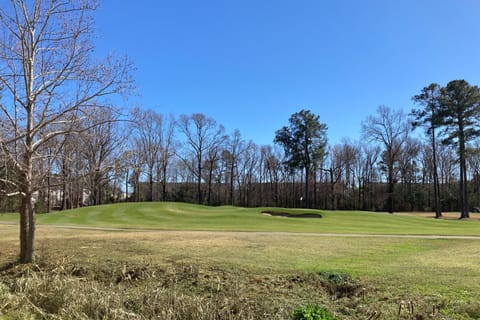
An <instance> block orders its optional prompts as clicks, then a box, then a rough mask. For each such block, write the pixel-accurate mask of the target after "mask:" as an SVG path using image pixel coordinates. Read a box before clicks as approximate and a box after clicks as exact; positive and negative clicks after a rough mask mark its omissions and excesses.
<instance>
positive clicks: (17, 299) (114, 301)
mask: <svg viewBox="0 0 480 320" xmlns="http://www.w3.org/2000/svg"><path fill="white" fill-rule="evenodd" d="M17 228H18V227H17V226H10V225H0V234H1V241H0V268H2V269H3V271H1V273H0V295H1V294H3V295H2V296H0V315H2V314H4V315H8V316H11V317H13V318H20V319H22V318H29V317H30V318H32V317H33V318H45V319H54V318H62V319H69V318H77V319H149V318H153V317H154V316H158V315H160V318H162V319H261V318H271V319H288V318H289V315H290V314H291V312H292V310H293V309H294V308H296V307H298V306H299V305H304V304H310V303H314V304H321V305H324V306H327V307H328V309H329V310H332V311H333V312H335V313H336V314H337V315H339V317H340V318H341V319H366V318H367V317H368V315H371V314H373V313H374V312H377V313H381V314H382V317H381V318H380V319H397V318H400V319H412V317H413V316H414V315H413V314H409V313H407V311H405V310H404V311H402V316H401V317H398V316H397V313H398V309H399V305H400V303H401V302H402V301H404V302H405V301H407V302H413V303H414V304H415V310H416V313H419V312H423V311H422V310H433V306H435V310H440V313H437V314H436V315H435V317H433V316H432V317H427V316H428V314H427V313H426V314H425V316H424V319H444V318H445V319H469V318H476V317H477V315H478V317H480V307H479V305H478V303H477V304H475V301H480V293H479V292H480V268H479V267H478V255H477V252H478V247H479V245H480V240H466V239H448V240H447V239H405V238H381V239H379V238H371V237H368V236H365V237H362V238H344V237H338V236H337V237H333V236H332V237H324V236H323V237H318V236H312V235H309V236H307V235H298V234H294V235H288V234H267V233H248V232H234V233H227V232H220V233H218V232H195V231H190V232H183V231H171V232H163V231H159V232H133V231H101V230H81V229H62V228H54V227H48V226H43V225H42V226H39V227H38V233H37V249H38V250H37V252H38V261H37V264H36V265H31V266H26V267H24V266H14V267H12V266H11V265H10V264H11V262H12V261H14V260H15V257H16V255H17V246H18V239H17V233H18V230H17ZM325 277H326V278H325ZM329 281H330V282H329ZM337 281H338V283H336V282H337ZM345 281H346V282H345ZM332 282H333V283H332ZM336 288H347V289H348V288H351V289H352V290H353V293H352V294H346V295H345V294H340V293H338V292H336V291H337V289H336ZM363 288H365V289H363ZM339 290H343V289H339ZM345 290H346V289H345ZM340 292H341V291H340ZM408 312H410V311H408ZM422 314H423V313H422ZM69 315H70V316H69ZM0 318H1V317H0Z"/></svg>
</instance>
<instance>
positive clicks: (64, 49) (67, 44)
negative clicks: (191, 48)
mask: <svg viewBox="0 0 480 320" xmlns="http://www.w3.org/2000/svg"><path fill="white" fill-rule="evenodd" d="M95 8H96V3H95V1H93V0H83V1H74V0H65V1H58V0H32V1H27V0H11V1H4V2H3V3H2V5H0V84H1V85H2V86H3V90H4V91H3V96H2V100H1V103H0V113H1V121H2V125H3V126H4V127H6V128H8V131H9V132H10V134H9V135H8V136H1V138H0V139H1V140H0V148H1V150H2V152H3V153H4V154H5V155H6V156H7V157H8V158H9V161H11V162H12V163H13V164H14V167H15V169H16V171H17V172H18V175H19V177H20V183H19V185H18V192H19V194H21V198H22V200H21V206H20V257H19V260H20V262H22V263H27V262H31V261H34V259H35V255H34V239H35V192H36V191H37V190H38V188H39V186H40V183H39V181H41V180H42V179H43V175H42V174H41V173H39V172H34V168H35V162H37V161H41V160H42V158H44V155H42V154H40V153H39V152H40V151H41V146H42V145H43V144H45V143H46V142H47V141H49V140H50V139H53V138H54V137H56V136H59V135H63V134H66V133H68V132H71V131H72V130H73V127H74V125H75V124H74V123H73V122H74V121H73V122H71V120H72V119H82V118H83V117H84V116H85V113H84V111H85V110H86V109H88V108H90V107H91V106H92V105H93V103H94V102H95V103H96V104H97V105H103V101H102V99H101V98H102V97H105V96H106V95H109V94H112V93H115V92H119V91H121V90H123V89H126V88H127V87H129V86H130V85H131V82H130V79H129V76H128V69H129V66H128V63H127V62H126V61H125V60H122V61H119V60H115V59H111V58H110V59H107V60H105V61H102V62H101V63H100V62H98V63H97V62H96V61H94V60H93V59H92V51H93V50H92V49H93V47H92V44H91V41H90V39H91V36H92V30H93V29H92V23H93V12H94V11H95ZM73 115H74V116H75V117H72V116H73ZM68 123H70V125H65V126H60V124H68Z"/></svg>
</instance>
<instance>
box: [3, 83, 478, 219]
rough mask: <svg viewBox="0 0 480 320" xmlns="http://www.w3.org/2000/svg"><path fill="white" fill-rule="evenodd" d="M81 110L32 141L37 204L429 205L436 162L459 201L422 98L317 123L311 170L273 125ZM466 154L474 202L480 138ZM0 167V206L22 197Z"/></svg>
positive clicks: (454, 201)
mask: <svg viewBox="0 0 480 320" xmlns="http://www.w3.org/2000/svg"><path fill="white" fill-rule="evenodd" d="M452 82H453V81H452ZM467 85H468V84H467ZM468 86H469V85H468ZM469 87H470V86H469ZM473 88H476V87H475V86H473ZM425 89H426V88H424V90H425ZM437 89H438V88H437ZM477 89H478V88H477ZM422 92H424V91H422ZM418 99H419V98H418V96H417V101H418ZM414 100H415V98H414ZM420 105H421V106H423V107H425V106H426V107H428V105H425V104H423V105H422V104H420ZM477 106H478V104H477ZM426 107H425V109H420V110H427V108H426ZM302 111H303V112H305V111H306V112H307V114H309V115H310V116H314V118H315V117H316V118H315V121H317V122H318V121H319V116H316V115H314V114H313V113H311V112H310V111H308V110H302ZM90 112H91V113H90V116H89V117H86V118H85V119H84V120H79V121H76V122H75V123H76V125H77V126H80V127H82V129H81V130H75V132H72V133H71V134H65V135H63V136H58V137H55V138H54V139H51V140H49V141H48V143H47V144H45V145H44V146H42V149H41V150H39V153H41V154H44V155H45V157H43V158H42V161H40V160H38V161H35V166H34V170H35V172H36V174H35V176H36V177H41V180H39V181H38V184H39V188H38V191H37V193H36V195H35V201H36V209H37V211H38V212H49V211H51V210H65V209H70V208H77V207H81V206H89V205H100V204H105V203H113V202H121V201H182V202H190V203H200V204H207V205H236V206H247V207H255V206H277V207H307V206H308V207H311V208H316V209H329V210H337V209H342V210H346V209H348V210H371V211H380V210H381V211H392V212H393V211H434V210H435V184H434V178H435V174H437V176H438V186H439V193H440V195H441V197H440V205H441V208H442V210H444V211H457V210H461V208H460V196H459V195H460V190H461V179H460V170H459V168H460V163H459V159H458V158H459V157H458V148H457V147H456V145H455V144H452V143H450V144H449V143H448V141H445V140H446V139H445V137H447V132H443V133H442V135H441V136H442V137H444V138H443V139H442V138H438V139H437V141H435V144H434V145H433V144H432V139H431V137H432V135H431V128H432V123H430V126H426V129H427V130H425V131H424V130H413V129H414V127H415V125H417V126H418V121H417V122H415V119H417V120H418V119H419V114H420V112H419V110H414V112H412V113H411V114H405V113H404V112H402V111H401V110H394V109H391V108H389V107H387V106H380V107H378V108H377V112H376V114H373V115H371V116H369V117H368V118H367V119H365V120H364V121H362V136H361V139H360V140H351V139H348V138H345V139H343V140H342V142H340V143H338V144H334V145H328V144H326V141H327V137H328V129H327V128H326V126H325V128H324V129H325V130H324V131H323V132H322V133H321V135H323V136H322V139H324V143H323V145H321V146H320V147H319V148H320V149H321V150H320V151H321V152H320V156H319V157H318V158H316V159H315V160H314V161H312V162H311V163H309V164H308V166H309V168H310V172H311V173H310V174H309V177H308V181H306V180H307V179H306V175H305V170H304V169H305V168H304V166H302V165H297V166H295V165H291V163H290V162H289V160H291V159H289V155H288V152H286V149H285V148H282V145H281V144H280V143H278V141H277V143H273V141H274V139H273V137H274V133H272V144H271V145H257V144H256V143H255V142H254V141H245V140H244V139H242V136H241V133H240V131H238V130H235V131H233V132H231V133H227V131H226V130H225V128H224V127H223V126H222V125H221V124H219V123H217V122H216V121H215V119H212V118H209V117H208V116H206V115H204V114H202V113H196V114H191V115H181V116H180V117H178V118H175V117H174V116H172V115H164V114H161V113H158V112H157V111H154V110H145V109H139V108H136V109H134V110H132V111H131V112H130V113H129V115H128V117H125V116H122V115H121V114H120V112H115V111H114V110H113V109H109V112H105V110H104V109H101V108H95V107H91V108H90ZM300 113H301V112H299V113H296V115H298V114H300ZM424 115H425V114H423V116H424ZM420 118H421V117H420ZM92 119H95V120H92ZM471 119H475V120H476V119H477V118H475V117H474V116H471ZM99 120H101V121H99ZM286 120H287V119H286ZM290 120H292V119H290ZM93 121H95V123H96V124H95V125H94V126H92V122H93ZM427 122H428V121H427ZM286 123H287V121H286ZM475 126H476V124H473V125H472V128H475ZM438 127H439V128H442V126H441V125H440V123H439V124H438ZM77 129H78V128H77ZM279 129H280V128H279ZM475 130H476V129H475ZM279 131H280V130H279ZM444 131H445V130H444ZM277 134H278V132H277ZM472 137H474V135H472ZM433 146H435V147H436V148H435V154H436V165H434V160H435V159H434V156H433V154H434V150H433ZM465 155H466V163H467V168H468V169H467V175H466V177H467V179H466V182H467V185H468V189H467V190H468V194H467V196H468V200H469V203H470V208H469V210H471V208H474V207H476V206H479V205H480V192H479V188H480V141H478V140H476V139H473V138H472V139H470V140H469V144H468V148H467V149H466V151H465ZM434 168H437V173H435V170H434ZM0 173H1V175H2V179H1V180H0V185H1V189H2V190H3V193H4V195H3V196H1V198H0V208H1V211H3V212H12V211H18V206H19V203H20V201H19V198H20V197H19V195H16V196H15V195H14V194H15V191H16V190H15V184H13V183H11V182H12V181H19V179H18V178H17V177H16V175H17V173H16V171H15V168H14V167H13V165H12V163H11V162H10V161H9V160H8V157H3V161H2V163H1V171H0ZM5 181H9V182H8V183H6V182H5ZM305 186H308V199H309V203H308V204H307V201H306V199H307V194H305V191H306V189H305ZM7 195H8V196H7ZM475 209H476V208H474V210H475Z"/></svg>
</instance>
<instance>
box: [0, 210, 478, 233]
mask: <svg viewBox="0 0 480 320" xmlns="http://www.w3.org/2000/svg"><path fill="white" fill-rule="evenodd" d="M264 210H274V211H287V212H290V213H297V214H301V213H306V212H309V213H310V212H313V213H318V214H321V215H322V218H321V219H303V218H302V219H296V218H285V217H272V216H266V215H263V214H261V212H262V211H264ZM1 221H8V222H16V221H18V216H17V215H16V214H0V222H1ZM37 223H38V224H40V225H41V224H47V225H48V224H50V225H74V226H95V227H110V228H126V229H154V230H206V231H265V232H301V233H341V234H387V235H388V234H392V235H394V234H396V235H472V236H480V221H479V220H473V219H472V220H468V221H464V220H436V219H431V218H425V217H424V216H411V215H403V214H393V215H392V214H387V213H372V212H363V211H319V210H306V209H282V208H240V207H231V206H221V207H207V206H201V205H192V204H186V203H175V202H153V203H121V204H113V205H104V206H96V207H85V208H81V209H75V210H67V211H62V212H54V213H49V214H38V215H37Z"/></svg>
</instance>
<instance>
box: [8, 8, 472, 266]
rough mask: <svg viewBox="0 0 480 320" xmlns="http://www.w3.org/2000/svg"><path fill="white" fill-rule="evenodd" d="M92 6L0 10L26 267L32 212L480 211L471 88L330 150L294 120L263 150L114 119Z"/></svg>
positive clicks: (320, 134)
mask: <svg viewBox="0 0 480 320" xmlns="http://www.w3.org/2000/svg"><path fill="white" fill-rule="evenodd" d="M96 6H97V4H96V1H94V0H82V1H75V0H72V1H57V0H32V1H23V0H11V1H6V2H4V3H2V4H1V5H0V33H1V37H0V210H1V211H6V212H12V211H18V212H20V224H19V225H20V230H19V233H20V259H19V260H20V261H21V262H31V261H33V260H34V239H35V216H36V212H49V211H51V210H54V209H56V210H65V209H70V208H77V207H81V206H88V205H99V204H104V203H113V202H119V201H157V200H162V201H185V202H195V203H201V204H207V205H238V206H279V207H308V208H319V209H332V210H336V209H354V210H356V209H361V210H386V211H389V212H394V211H398V210H402V211H404V210H435V212H436V216H437V217H440V216H441V212H442V210H449V211H450V210H459V211H460V212H461V215H460V217H461V218H467V217H468V215H469V211H470V209H471V208H470V205H471V204H472V205H473V206H478V205H480V192H479V189H480V175H479V172H480V152H479V150H480V143H479V140H478V136H479V135H480V131H479V130H478V124H479V123H478V122H479V121H480V119H479V118H480V104H479V101H480V97H479V96H480V94H479V89H478V87H477V86H474V85H470V84H469V83H467V82H466V81H464V80H454V81H451V82H449V83H448V84H447V85H446V86H444V87H442V86H440V85H438V84H431V85H429V86H427V87H425V88H423V89H422V90H421V92H420V93H419V94H418V95H415V96H414V97H413V102H415V103H416V105H417V107H418V108H417V109H414V110H412V112H411V113H410V114H405V113H404V112H402V111H401V110H395V109H392V108H390V107H387V106H380V107H378V109H377V111H376V113H375V114H373V115H371V116H369V117H367V118H366V119H365V120H364V121H363V122H362V137H361V139H360V140H358V141H354V140H349V139H348V138H345V139H344V140H343V141H342V142H340V143H338V144H333V145H332V144H330V145H329V144H328V139H327V138H328V134H327V133H328V128H327V126H326V125H325V124H324V123H321V122H320V116H319V115H316V114H314V113H313V112H312V111H310V110H306V109H302V110H300V111H299V112H296V113H294V114H293V115H292V116H291V117H290V118H289V119H286V125H285V126H284V127H281V128H279V129H278V130H277V131H276V132H274V133H273V132H272V144H269V145H258V144H256V143H255V142H254V141H246V140H245V139H243V138H242V135H241V132H240V131H239V130H234V131H233V132H227V130H226V129H225V128H224V127H223V126H222V125H221V124H219V123H217V121H215V119H212V118H210V117H208V116H207V115H204V114H203V113H194V114H188V115H180V116H178V117H175V116H173V115H164V114H161V113H159V112H157V111H155V110H148V109H143V108H136V109H133V110H130V111H128V112H125V111H124V110H119V108H117V107H116V106H115V104H114V103H112V99H111V98H110V97H112V96H115V95H117V96H118V95H128V94H129V93H131V91H132V89H133V87H134V81H133V79H132V77H131V69H132V66H131V63H130V61H129V60H128V59H127V58H123V57H115V56H108V57H106V58H104V59H99V58H97V57H95V56H94V55H93V52H94V46H93V44H92V41H91V39H92V37H93V34H94V28H93V22H94V19H93V16H94V12H95V10H96ZM124 113H128V114H124ZM419 127H423V128H424V129H425V130H424V135H419V134H418V131H419V130H416V131H414V130H413V128H419Z"/></svg>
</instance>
